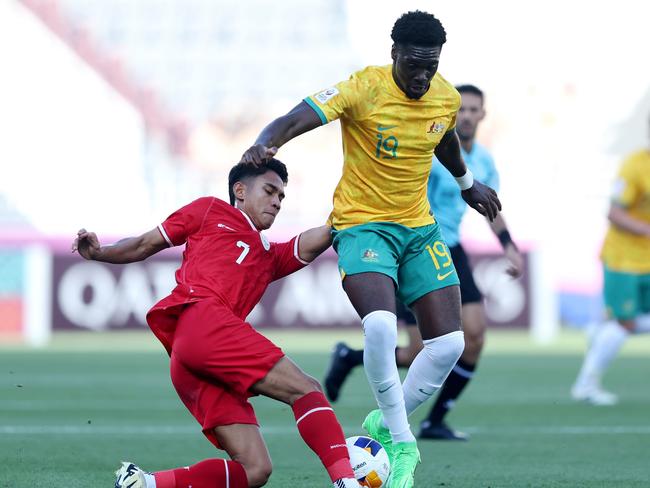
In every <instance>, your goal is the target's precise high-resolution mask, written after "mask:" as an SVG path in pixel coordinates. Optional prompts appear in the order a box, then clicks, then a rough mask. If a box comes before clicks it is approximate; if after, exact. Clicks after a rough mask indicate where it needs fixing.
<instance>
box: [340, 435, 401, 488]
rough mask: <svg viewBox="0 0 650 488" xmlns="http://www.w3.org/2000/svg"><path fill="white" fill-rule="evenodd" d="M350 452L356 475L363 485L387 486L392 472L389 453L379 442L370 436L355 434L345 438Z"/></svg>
mask: <svg viewBox="0 0 650 488" xmlns="http://www.w3.org/2000/svg"><path fill="white" fill-rule="evenodd" d="M345 443H346V445H347V446H348V452H349V453H350V463H351V464H352V469H353V470H354V477H355V478H356V479H357V481H358V482H359V484H360V485H361V486H367V487H368V488H379V487H380V486H386V481H387V480H388V475H389V474H390V462H389V461H388V455H387V454H386V451H385V450H384V448H383V447H382V446H381V444H380V443H379V442H377V441H376V440H374V439H371V438H370V437H365V436H354V437H348V438H347V439H345Z"/></svg>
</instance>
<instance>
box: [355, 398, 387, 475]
mask: <svg viewBox="0 0 650 488" xmlns="http://www.w3.org/2000/svg"><path fill="white" fill-rule="evenodd" d="M383 419H384V416H383V415H382V413H381V410H379V409H376V410H373V411H372V412H370V413H369V414H368V415H366V419H365V420H364V421H363V424H361V427H362V428H364V429H365V430H366V432H368V435H369V436H370V437H371V438H373V439H375V440H376V441H377V442H379V443H380V444H381V445H382V447H383V448H384V450H385V451H386V454H388V460H389V461H390V465H391V466H392V465H393V438H392V436H391V435H390V431H389V430H388V428H387V427H384V424H383Z"/></svg>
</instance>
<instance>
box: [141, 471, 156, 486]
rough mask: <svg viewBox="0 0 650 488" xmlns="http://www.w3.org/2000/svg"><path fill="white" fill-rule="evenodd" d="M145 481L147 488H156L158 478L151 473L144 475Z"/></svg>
mask: <svg viewBox="0 0 650 488" xmlns="http://www.w3.org/2000/svg"><path fill="white" fill-rule="evenodd" d="M144 481H145V484H146V485H147V488H156V477H155V476H154V475H152V474H151V473H144Z"/></svg>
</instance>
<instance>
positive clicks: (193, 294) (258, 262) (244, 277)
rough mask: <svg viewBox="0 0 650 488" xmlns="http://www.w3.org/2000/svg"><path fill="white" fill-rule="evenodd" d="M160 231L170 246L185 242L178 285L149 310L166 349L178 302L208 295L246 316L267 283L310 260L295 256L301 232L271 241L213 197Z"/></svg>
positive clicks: (182, 212)
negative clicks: (289, 238) (275, 241)
mask: <svg viewBox="0 0 650 488" xmlns="http://www.w3.org/2000/svg"><path fill="white" fill-rule="evenodd" d="M158 230H160V233H161V234H162V236H163V237H164V238H165V240H166V241H167V243H168V244H169V245H170V246H180V245H182V244H185V251H184V252H183V261H182V263H181V267H180V268H179V269H178V270H177V271H176V283H177V285H176V287H175V288H174V290H173V291H172V293H171V294H170V295H168V296H167V297H165V298H163V299H162V300H160V301H159V302H158V303H156V304H155V305H154V306H153V308H152V309H151V310H150V311H149V313H148V314H147V321H148V323H149V326H150V327H151V329H152V330H153V332H154V333H155V334H156V336H157V337H158V338H159V339H160V340H161V342H162V343H163V344H164V345H165V347H166V348H167V350H168V351H170V350H171V341H172V339H173V334H174V329H175V324H176V317H177V316H178V313H179V312H180V310H174V309H178V308H179V307H178V306H179V305H184V304H187V303H192V302H196V301H199V300H204V299H212V300H216V301H218V302H219V303H220V304H222V305H224V306H226V307H228V308H229V309H230V310H231V311H232V312H233V314H234V315H236V316H237V317H239V318H241V319H242V320H245V319H246V316H247V315H248V314H249V313H250V312H251V310H252V309H253V307H255V305H257V303H258V302H259V300H260V299H261V298H262V295H263V294H264V291H265V290H266V288H267V286H268V285H269V283H271V282H272V281H275V280H277V279H280V278H282V277H284V276H286V275H288V274H290V273H293V272H294V271H297V270H299V269H300V268H302V267H304V266H305V265H307V264H308V263H307V262H306V261H303V260H301V259H300V257H299V255H298V239H299V236H296V237H294V238H293V239H291V240H290V241H289V242H283V243H270V242H269V241H268V240H267V239H266V237H265V236H264V235H263V234H262V233H261V232H260V231H258V230H257V228H256V227H255V226H254V225H253V222H252V221H251V220H250V218H249V217H248V216H247V215H246V214H245V213H244V212H242V211H241V210H239V209H237V208H235V207H233V206H232V205H230V204H228V203H226V202H224V201H223V200H220V199H218V198H214V197H203V198H199V199H198V200H195V201H193V202H192V203H190V204H189V205H186V206H185V207H183V208H181V209H179V210H177V211H176V212H174V213H173V214H171V215H170V216H169V217H168V218H167V219H166V220H165V221H164V222H163V223H162V224H160V225H159V226H158Z"/></svg>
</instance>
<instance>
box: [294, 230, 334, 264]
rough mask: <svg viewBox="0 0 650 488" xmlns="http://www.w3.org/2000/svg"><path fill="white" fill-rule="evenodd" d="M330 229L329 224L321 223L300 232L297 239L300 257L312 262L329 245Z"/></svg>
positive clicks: (330, 240) (330, 242)
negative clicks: (318, 225)
mask: <svg viewBox="0 0 650 488" xmlns="http://www.w3.org/2000/svg"><path fill="white" fill-rule="evenodd" d="M331 230H332V229H331V227H330V226H329V225H322V226H320V227H315V228H313V229H309V230H306V231H305V232H303V233H302V234H300V239H299V240H298V255H299V256H300V259H302V260H303V261H307V262H312V261H313V260H314V259H316V258H317V257H318V256H319V255H320V254H321V253H322V252H323V251H325V249H327V248H328V247H330V245H331V244H332V234H331Z"/></svg>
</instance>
